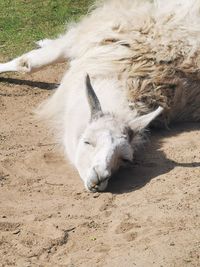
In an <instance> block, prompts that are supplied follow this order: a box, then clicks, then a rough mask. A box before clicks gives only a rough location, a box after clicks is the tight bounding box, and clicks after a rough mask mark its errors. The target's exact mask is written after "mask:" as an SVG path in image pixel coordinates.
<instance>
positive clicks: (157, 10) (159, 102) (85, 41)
mask: <svg viewBox="0 0 200 267" xmlns="http://www.w3.org/2000/svg"><path fill="white" fill-rule="evenodd" d="M199 25H200V1H199V0H184V1H182V0H177V1H174V0H168V1H162V0H154V1H148V0H143V1H140V0H107V1H100V2H99V3H97V4H96V6H95V7H94V8H93V10H92V11H91V12H90V14H88V15H87V16H86V17H85V18H83V19H82V20H81V21H80V22H79V23H77V24H73V25H70V26H69V28H68V30H67V32H66V33H65V34H64V35H62V36H60V37H59V38H58V39H54V40H48V39H45V40H41V41H39V42H38V45H39V46H40V47H39V48H38V49H35V50H33V51H30V52H29V53H26V54H24V55H22V56H20V57H18V58H16V59H14V60H11V61H9V62H7V63H2V64H0V72H8V71H17V72H33V71H38V70H40V69H41V68H42V67H43V66H46V65H49V64H53V63H59V62H65V61H69V62H70V67H69V69H68V70H67V72H66V73H65V75H64V77H63V79H62V81H61V84H60V86H59V87H58V88H57V90H56V92H55V93H54V94H53V96H52V97H50V99H48V100H47V101H46V102H45V103H43V104H42V105H41V106H40V107H39V109H38V113H39V114H40V115H41V116H42V117H44V118H46V119H48V120H49V121H51V122H53V125H54V127H55V129H56V131H57V132H58V133H59V135H60V137H61V142H62V144H63V146H64V149H65V152H66V155H67V156H68V158H69V160H70V161H71V162H72V163H73V164H74V165H75V167H76V168H77V170H78V172H79V174H80V177H81V178H82V180H83V182H84V185H85V187H86V189H88V190H89V191H91V192H96V191H104V190H105V189H106V188H107V185H108V181H109V179H110V177H111V176H112V175H113V173H114V172H116V171H117V170H118V169H119V168H120V167H121V166H122V165H124V164H125V163H126V162H129V161H131V162H132V161H133V156H134V154H135V151H136V150H138V149H139V147H140V146H141V144H142V143H143V142H144V136H145V129H146V128H147V127H148V126H149V125H152V124H154V125H155V126H158V127H160V126H168V124H169V123H173V122H177V121H196V122H197V121H199V120H200V105H199V103H200V85H199V79H200V27H199Z"/></svg>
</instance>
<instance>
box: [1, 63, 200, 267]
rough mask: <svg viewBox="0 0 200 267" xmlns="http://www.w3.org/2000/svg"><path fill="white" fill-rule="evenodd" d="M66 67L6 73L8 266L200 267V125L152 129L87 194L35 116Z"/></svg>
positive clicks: (4, 255)
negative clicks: (105, 182)
mask: <svg viewBox="0 0 200 267" xmlns="http://www.w3.org/2000/svg"><path fill="white" fill-rule="evenodd" d="M63 69H64V67H63V66H60V67H55V68H47V69H46V70H44V71H41V72H40V73H39V74H38V73H36V74H32V75H26V76H22V75H16V74H15V75H12V76H10V75H9V76H6V75H1V77H0V114H1V115H0V266H2V267H3V266H4V267H7V266H18V267H28V266H29V267H32V266H41V267H42V266H43V267H49V266H52V267H57V266H58V267H61V266H63V267H64V266H65V267H79V266H81V267H82V266H84V267H112V266H114V267H132V266H137V267H151V266H153V267H157V266H158V267H161V266H162V267H169V266H170V267H172V266H173V267H185V266H187V267H189V266H196V267H197V266H200V258H199V257H200V206H199V205H200V204H199V199H200V183H199V179H200V124H191V123H187V124H182V125H177V126H174V127H172V129H171V130H169V131H167V130H166V131H155V132H153V133H152V137H151V139H150V140H151V142H149V143H148V144H147V145H146V146H145V148H144V149H143V150H141V151H140V153H138V155H137V157H136V160H135V164H134V166H132V167H131V168H129V169H127V170H122V171H121V172H120V173H119V174H118V175H116V177H115V179H113V180H112V181H111V182H110V185H109V189H108V192H106V193H101V194H99V193H95V194H92V193H88V192H86V191H85V189H84V187H83V183H82V181H81V180H80V178H79V176H78V174H77V172H76V170H74V168H73V166H70V164H69V163H68V162H67V161H66V160H65V159H64V156H63V152H62V149H61V148H60V147H59V145H58V144H57V143H56V141H55V140H54V138H53V135H52V134H51V132H50V131H49V129H48V127H47V126H46V125H45V124H44V123H43V122H40V121H36V120H35V119H34V116H33V113H32V111H33V110H34V108H35V107H37V105H38V104H39V103H40V102H41V101H42V100H43V99H46V98H47V97H48V96H49V95H51V94H52V93H53V90H52V88H54V87H55V86H56V83H58V82H59V80H60V76H61V74H62V72H63ZM11 77H12V78H11Z"/></svg>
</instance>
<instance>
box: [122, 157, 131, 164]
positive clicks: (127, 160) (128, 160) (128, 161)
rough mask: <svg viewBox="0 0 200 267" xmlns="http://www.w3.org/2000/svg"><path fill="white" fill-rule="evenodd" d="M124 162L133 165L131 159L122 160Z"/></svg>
mask: <svg viewBox="0 0 200 267" xmlns="http://www.w3.org/2000/svg"><path fill="white" fill-rule="evenodd" d="M122 162H123V163H125V164H132V161H131V160H130V159H125V158H122Z"/></svg>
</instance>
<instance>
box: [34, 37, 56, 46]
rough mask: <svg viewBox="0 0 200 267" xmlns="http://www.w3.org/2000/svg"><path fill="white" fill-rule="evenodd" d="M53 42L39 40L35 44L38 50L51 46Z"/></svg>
mask: <svg viewBox="0 0 200 267" xmlns="http://www.w3.org/2000/svg"><path fill="white" fill-rule="evenodd" d="M51 42H52V40H50V39H43V40H39V41H37V42H35V43H36V45H37V47H38V48H42V47H44V46H47V45H49V44H50V43H51Z"/></svg>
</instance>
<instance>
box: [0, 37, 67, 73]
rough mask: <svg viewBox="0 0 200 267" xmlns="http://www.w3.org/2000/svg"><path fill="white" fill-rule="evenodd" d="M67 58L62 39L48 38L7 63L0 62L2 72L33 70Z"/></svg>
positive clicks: (0, 71)
mask: <svg viewBox="0 0 200 267" xmlns="http://www.w3.org/2000/svg"><path fill="white" fill-rule="evenodd" d="M66 60H67V55H66V45H65V43H64V42H62V40H60V39H56V40H48V42H46V43H43V44H42V47H41V48H39V49H35V50H32V51H30V52H28V53H26V54H24V55H22V56H20V57H18V58H15V59H13V60H11V61H9V62H7V63H2V64H0V73H2V72H12V71H17V72H34V71H37V70H39V69H41V68H42V67H44V66H47V65H50V64H54V63H60V62H64V61H66Z"/></svg>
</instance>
